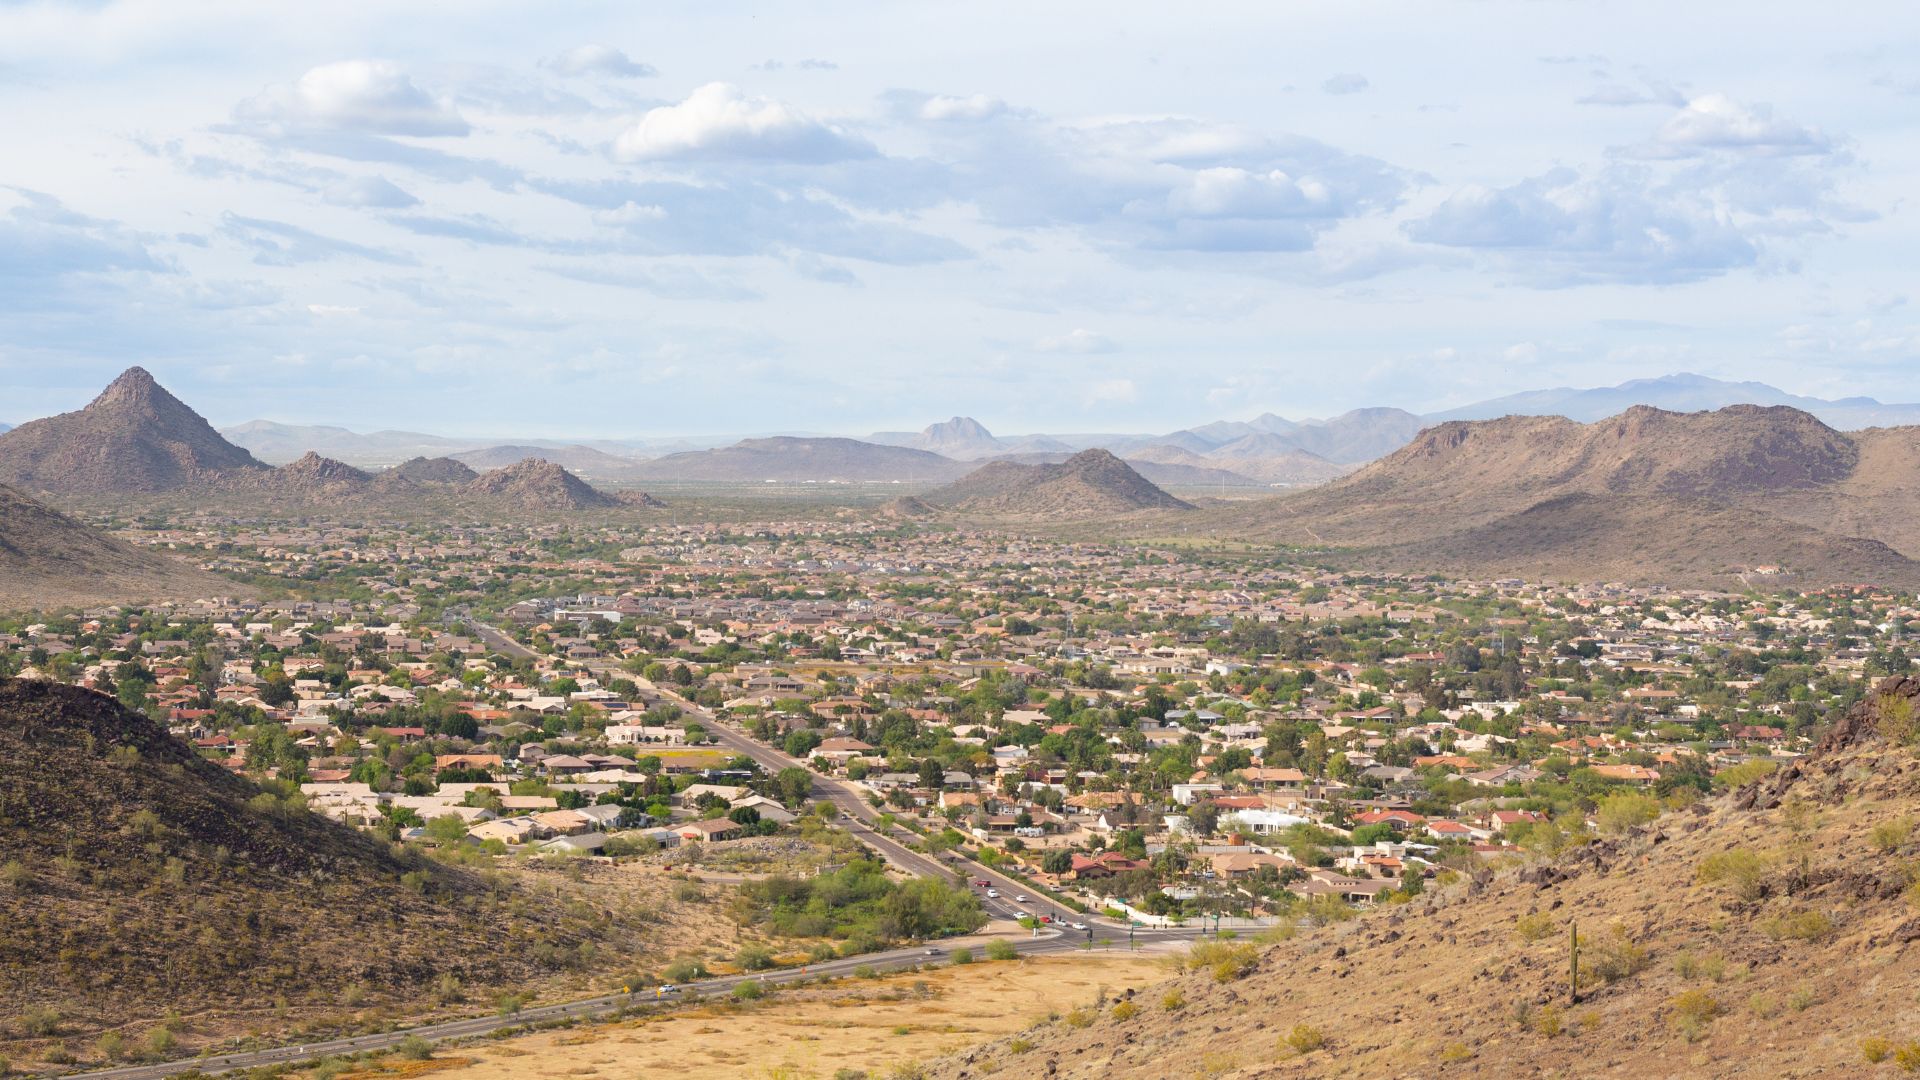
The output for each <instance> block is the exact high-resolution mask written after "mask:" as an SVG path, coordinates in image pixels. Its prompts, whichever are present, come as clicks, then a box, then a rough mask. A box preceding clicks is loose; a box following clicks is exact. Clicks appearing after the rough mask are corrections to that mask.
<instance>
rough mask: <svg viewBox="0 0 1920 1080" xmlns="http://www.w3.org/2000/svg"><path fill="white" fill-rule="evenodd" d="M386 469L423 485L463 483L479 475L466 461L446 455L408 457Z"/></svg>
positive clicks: (411, 481) (397, 475)
mask: <svg viewBox="0 0 1920 1080" xmlns="http://www.w3.org/2000/svg"><path fill="white" fill-rule="evenodd" d="M386 471H387V472H389V473H392V474H393V475H394V476H395V477H397V478H399V479H402V480H405V481H407V482H409V483H414V484H421V485H424V486H431V485H444V484H465V483H468V482H470V481H472V480H474V479H477V478H478V477H479V475H480V474H479V473H477V472H475V471H474V470H473V468H472V467H471V466H469V465H468V464H467V463H466V462H464V461H455V460H454V459H452V458H447V457H437V458H429V457H417V458H410V459H408V460H406V461H403V462H401V463H400V464H398V465H395V466H394V467H393V468H391V469H388V470H386Z"/></svg>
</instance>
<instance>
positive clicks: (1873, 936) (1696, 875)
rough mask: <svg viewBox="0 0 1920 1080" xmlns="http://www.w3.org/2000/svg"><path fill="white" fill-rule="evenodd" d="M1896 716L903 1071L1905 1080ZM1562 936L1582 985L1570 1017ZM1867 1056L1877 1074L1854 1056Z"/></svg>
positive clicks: (1878, 713) (1901, 720)
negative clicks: (1397, 900) (1574, 955)
mask: <svg viewBox="0 0 1920 1080" xmlns="http://www.w3.org/2000/svg"><path fill="white" fill-rule="evenodd" d="M1883 702H1891V703H1893V704H1892V705H1891V706H1887V705H1883V704H1882V703H1883ZM1916 712H1920V681H1916V680H1910V679H1898V680H1890V681H1888V682H1886V683H1884V684H1882V685H1881V686H1880V687H1879V688H1878V689H1877V690H1876V691H1875V693H1874V694H1872V695H1870V696H1869V698H1868V699H1867V701H1866V702H1863V703H1862V705H1861V706H1859V707H1858V708H1857V709H1856V710H1855V711H1854V712H1852V713H1851V714H1849V716H1848V717H1847V718H1845V719H1844V720H1842V721H1841V722H1840V723H1838V724H1837V725H1836V726H1835V728H1834V729H1833V731H1832V732H1831V733H1830V734H1829V736H1828V738H1827V740H1826V741H1825V742H1824V743H1823V744H1822V746H1821V748H1820V749H1819V750H1818V751H1817V753H1816V756H1815V757H1813V758H1811V759H1809V760H1807V761H1805V762H1802V763H1800V764H1798V765H1795V766H1790V767H1788V768H1787V769H1785V770H1783V771H1781V772H1779V773H1776V774H1775V775H1774V776H1773V777H1771V778H1767V779H1763V780H1761V781H1759V782H1757V783H1754V784H1750V785H1748V786H1747V787H1745V788H1742V789H1739V790H1737V791H1735V792H1733V793H1731V794H1730V795H1726V796H1721V797H1718V798H1716V799H1714V800H1712V801H1711V802H1706V803H1696V804H1694V805H1693V806H1691V807H1687V808H1685V809H1681V810H1677V811H1674V812H1671V813H1669V814H1667V815H1666V816H1664V817H1662V818H1660V819H1659V820H1657V821H1655V822H1654V823H1653V824H1651V825H1648V826H1642V827H1640V828H1637V829H1633V830H1630V831H1628V832H1626V833H1625V834H1623V835H1619V836H1615V837H1609V838H1605V839H1600V840H1597V841H1594V842H1592V843H1589V844H1586V845H1584V846H1581V847H1578V848H1575V849H1573V850H1572V851H1571V852H1570V853H1568V854H1566V855H1564V856H1562V857H1561V858H1559V859H1557V860H1548V861H1536V862H1532V863H1530V864H1526V865H1517V866H1512V867H1508V868H1505V869H1499V870H1495V869H1492V868H1488V869H1482V870H1479V871H1477V872H1475V873H1474V874H1473V875H1472V876H1470V877H1463V878H1462V879H1460V880H1458V881H1456V882H1454V883H1452V884H1450V885H1447V886H1444V887H1440V888H1430V889H1429V891H1428V894H1427V895H1426V896H1425V897H1423V898H1422V899H1420V900H1417V901H1416V902H1415V903H1414V905H1412V906H1410V907H1402V908H1387V909H1383V910H1380V911H1376V912H1372V913H1370V914H1367V915H1364V916H1362V917H1360V918H1358V919H1355V920H1353V921H1350V922H1344V923H1335V924H1332V925H1329V926H1325V927H1321V928H1319V929H1314V930H1311V931H1306V932H1303V933H1302V934H1301V935H1300V936H1298V937H1296V938H1294V939H1292V940H1289V941H1285V942H1282V943H1280V944H1277V945H1272V946H1270V947H1258V948H1257V949H1256V952H1255V954H1254V958H1253V960H1252V964H1251V967H1250V968H1249V969H1248V970H1247V971H1246V972H1245V973H1244V974H1235V972H1234V971H1233V970H1231V969H1229V970H1226V971H1224V972H1215V971H1213V970H1211V969H1208V970H1202V971H1197V972H1193V973H1190V974H1185V975H1180V976H1178V977H1175V978H1173V979H1172V980H1171V981H1169V982H1167V983H1165V984H1163V985H1160V986H1157V987H1154V988H1152V989H1150V990H1148V991H1146V992H1144V993H1142V994H1139V995H1136V996H1135V998H1134V999H1133V1001H1132V1002H1131V1009H1132V1010H1133V1013H1132V1015H1130V1016H1128V1015H1125V1013H1126V1012H1127V1010H1125V1009H1123V1010H1121V1015H1116V1013H1115V1010H1114V1009H1113V1008H1112V1007H1111V1006H1109V1007H1106V1008H1102V1009H1099V1010H1088V1011H1086V1012H1082V1013H1079V1014H1075V1015H1069V1016H1065V1017H1063V1019H1062V1021H1061V1022H1058V1023H1053V1024H1047V1025H1043V1026H1041V1027H1039V1028H1037V1029H1035V1030H1034V1031H1030V1032H1028V1033H1026V1034H1024V1035H1023V1036H1021V1037H1020V1039H1019V1041H1018V1042H1016V1041H1014V1040H1000V1041H996V1042H991V1043H987V1044H985V1045H982V1046H977V1047H975V1048H973V1049H971V1050H968V1051H966V1052H965V1053H962V1054H959V1055H955V1056H950V1057H946V1058H942V1059H939V1060H937V1061H934V1062H931V1063H929V1065H928V1067H927V1068H926V1069H925V1071H924V1075H926V1076H928V1077H933V1078H941V1080H958V1078H966V1080H974V1078H978V1077H984V1076H988V1075H993V1076H995V1077H1006V1078H1024V1077H1054V1078H1082V1077H1084V1078H1095V1077H1098V1078H1102V1080H1104V1078H1108V1077H1115V1078H1143V1080H1144V1078H1151V1080H1162V1078H1167V1077H1214V1078H1226V1077H1322V1076H1347V1077H1421V1078H1426V1077H1455V1076H1457V1077H1485V1076H1498V1077H1564V1076H1623V1077H1625V1076H1630V1077H1689V1078H1691V1077H1756V1076H1765V1077H1813V1076H1835V1077H1838V1076H1847V1077H1873V1076H1887V1077H1892V1076H1898V1075H1905V1074H1904V1073H1902V1072H1901V1071H1900V1067H1899V1066H1898V1065H1897V1064H1895V1059H1894V1057H1893V1056H1892V1055H1895V1054H1900V1053H1905V1054H1907V1055H1911V1057H1912V1058H1913V1060H1914V1061H1915V1062H1916V1063H1920V1042H1916V1041H1915V1040H1916V1039H1917V1038H1920V1030H1916V1029H1915V1027H1914V1025H1913V1019H1914V1002H1915V1000H1916V996H1920V891H1916V886H1915V884H1914V883H1915V882H1916V880H1920V843H1917V842H1916V841H1917V840H1920V830H1916V829H1915V827H1914V826H1915V820H1916V811H1920V760H1917V759H1916V750H1915V746H1914V743H1913V735H1912V731H1913V729H1914V724H1915V721H1914V716H1915V715H1916ZM1888 729H1896V730H1898V731H1904V732H1905V735H1904V738H1902V739H1899V740H1889V739H1887V738H1885V737H1884V736H1883V734H1882V732H1883V731H1886V730H1888ZM1716 870H1718V871H1719V872H1718V873H1716ZM1576 921H1577V924H1578V931H1579V934H1580V938H1581V942H1582V945H1581V953H1580V955H1581V966H1582V970H1583V971H1584V972H1585V973H1586V976H1585V978H1584V980H1583V986H1582V990H1581V994H1580V999H1579V1002H1578V1003H1577V1004H1570V1003H1569V1002H1568V985H1567V984H1568V937H1569V924H1570V923H1574V922H1576ZM1523 931H1524V932H1523ZM1077 1004H1080V1003H1077V1002H1062V1012H1063V1013H1064V1012H1065V1011H1066V1009H1068V1008H1071V1007H1073V1006H1074V1005H1077ZM1082 1020H1084V1021H1086V1023H1085V1024H1084V1026H1080V1024H1079V1021H1082ZM1290 1037H1291V1040H1292V1041H1290ZM1872 1040H1885V1041H1886V1044H1888V1045H1887V1046H1886V1047H1885V1049H1886V1050H1887V1051H1888V1056H1887V1059H1886V1060H1884V1061H1879V1062H1876V1061H1874V1060H1871V1058H1872V1057H1879V1056H1881V1049H1882V1048H1881V1047H1878V1046H1876V1045H1875V1044H1874V1043H1873V1042H1872ZM1316 1042H1319V1043H1320V1045H1318V1046H1316V1045H1315V1043H1316ZM1869 1051H1871V1053H1869Z"/></svg>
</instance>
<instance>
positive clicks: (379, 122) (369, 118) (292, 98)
mask: <svg viewBox="0 0 1920 1080" xmlns="http://www.w3.org/2000/svg"><path fill="white" fill-rule="evenodd" d="M236 112H237V114H238V117H239V118H240V119H241V120H243V121H251V122H254V123H257V124H262V125H266V126H269V127H273V128H279V129H283V130H289V131H312V130H321V131H354V132H363V133H368V134H375V135H465V134H467V133H468V131H470V130H471V129H470V128H469V127H468V126H467V122H466V121H465V120H464V119H462V118H461V116H460V114H459V113H457V112H455V111H454V110H453V108H452V107H451V106H448V105H446V104H444V103H443V102H440V101H437V100H435V99H434V98H433V97H432V96H431V95H429V94H428V93H427V92H426V91H424V90H422V89H420V88H419V87H418V86H415V85H414V83H413V80H412V79H411V78H410V77H409V76H408V75H407V73H406V72H404V71H402V70H401V69H400V68H399V67H398V66H396V65H394V64H391V63H388V62H387V61H384V60H342V61H339V62H337V63H332V64H322V65H320V66H319V67H316V68H312V69H310V70H308V72H307V73H306V74H305V75H302V76H300V80H299V81H298V82H296V83H294V84H293V85H292V86H291V87H275V88H273V89H270V90H268V91H267V92H266V93H264V94H262V95H260V96H259V97H256V98H253V99H252V100H250V101H247V102H244V103H242V105H241V106H240V108H239V109H238V110H236Z"/></svg>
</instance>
